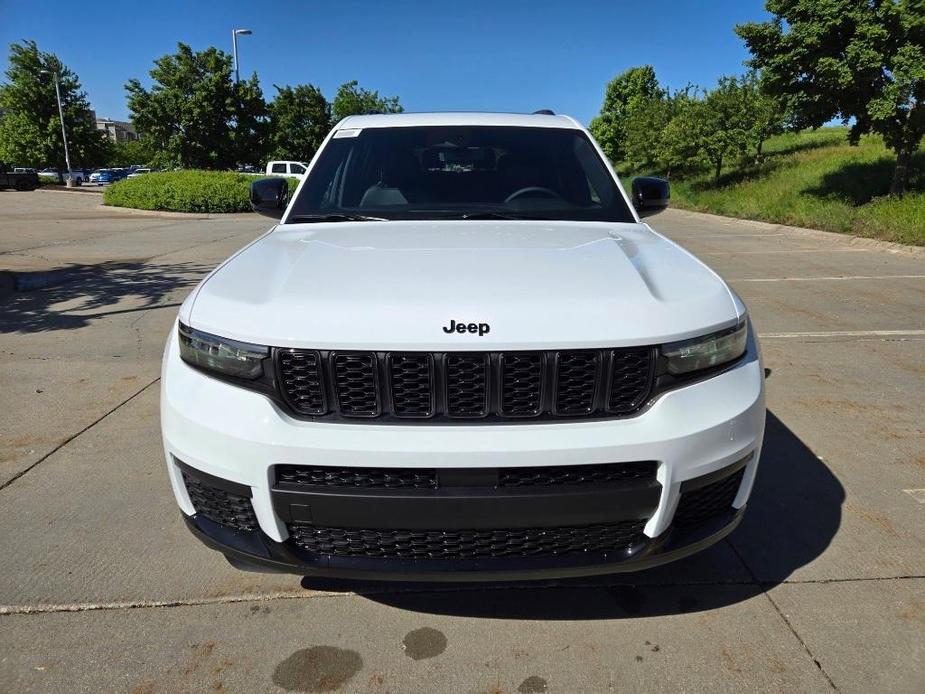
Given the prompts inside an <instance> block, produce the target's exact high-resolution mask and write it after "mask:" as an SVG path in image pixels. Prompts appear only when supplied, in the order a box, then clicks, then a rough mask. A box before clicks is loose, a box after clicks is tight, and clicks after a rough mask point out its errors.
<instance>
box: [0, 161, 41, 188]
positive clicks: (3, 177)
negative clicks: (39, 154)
mask: <svg viewBox="0 0 925 694" xmlns="http://www.w3.org/2000/svg"><path fill="white" fill-rule="evenodd" d="M38 187H39V175H38V174H37V173H35V169H33V170H32V171H24V170H23V169H22V168H21V167H17V168H16V169H13V168H11V167H9V166H8V165H6V164H4V163H3V162H0V190H3V189H5V188H15V189H16V190H35V189H36V188H38Z"/></svg>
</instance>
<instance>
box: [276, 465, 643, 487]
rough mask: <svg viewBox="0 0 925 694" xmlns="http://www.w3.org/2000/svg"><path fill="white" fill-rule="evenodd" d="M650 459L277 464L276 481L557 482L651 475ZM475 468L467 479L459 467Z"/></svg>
mask: <svg viewBox="0 0 925 694" xmlns="http://www.w3.org/2000/svg"><path fill="white" fill-rule="evenodd" d="M657 468H658V463H656V462H655V461H653V460H646V461H638V462H637V461H632V462H627V463H604V464H601V465H545V466H529V467H509V468H469V469H463V470H461V469H459V468H449V469H446V468H444V469H440V470H438V469H436V468H392V467H369V468H366V467H342V466H336V465H277V466H276V481H277V482H279V483H281V484H283V485H290V486H293V485H294V486H299V487H345V488H352V489H438V488H444V487H472V486H483V487H505V488H511V487H559V486H583V485H601V484H619V483H632V482H636V481H648V480H655V472H656V470H657ZM472 472H477V473H478V479H477V480H473V479H472V478H471V477H469V476H467V475H466V474H465V473H472Z"/></svg>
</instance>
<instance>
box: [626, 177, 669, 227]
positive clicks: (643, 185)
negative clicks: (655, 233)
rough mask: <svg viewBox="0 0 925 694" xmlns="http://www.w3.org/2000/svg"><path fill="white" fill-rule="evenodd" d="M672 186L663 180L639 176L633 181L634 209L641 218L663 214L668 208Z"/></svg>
mask: <svg viewBox="0 0 925 694" xmlns="http://www.w3.org/2000/svg"><path fill="white" fill-rule="evenodd" d="M670 199H671V186H669V185H668V181H666V180H665V179H663V178H654V177H652V176H639V177H638V178H634V179H633V207H635V208H636V213H637V214H638V215H639V216H640V217H648V216H649V215H651V214H655V213H657V212H661V211H662V210H664V209H665V208H666V207H668V201H669V200H670Z"/></svg>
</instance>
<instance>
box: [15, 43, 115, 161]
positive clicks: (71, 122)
mask: <svg viewBox="0 0 925 694" xmlns="http://www.w3.org/2000/svg"><path fill="white" fill-rule="evenodd" d="M55 73H57V75H58V82H59V88H60V90H61V106H62V109H63V111H64V124H65V126H66V129H67V143H68V150H69V154H70V157H71V165H72V166H78V165H95V164H97V163H99V162H100V160H101V159H102V157H103V156H104V154H105V151H106V147H107V145H108V141H107V140H106V137H105V134H104V133H103V132H101V131H99V130H97V129H96V123H94V121H93V119H92V117H91V111H90V104H89V102H88V101H87V95H86V93H85V92H84V91H83V90H82V89H81V86H80V80H79V79H78V78H77V75H76V74H74V72H72V71H71V70H70V69H69V68H68V67H67V66H66V65H64V64H63V63H62V62H61V60H60V59H59V58H58V56H56V55H55V54H54V53H44V52H42V51H39V49H38V46H37V45H36V43H35V41H23V42H22V43H14V44H12V45H11V46H10V57H9V67H8V68H7V71H6V78H7V82H6V83H5V84H0V114H2V117H0V159H4V160H6V161H9V162H14V163H16V164H19V165H21V166H35V167H39V166H47V165H49V164H50V165H52V166H55V167H56V168H57V169H58V170H59V171H63V170H65V169H66V167H67V163H66V160H65V157H64V142H63V140H62V139H61V120H60V117H59V115H58V102H57V97H56V96H55V84H54V77H53V75H54V74H55Z"/></svg>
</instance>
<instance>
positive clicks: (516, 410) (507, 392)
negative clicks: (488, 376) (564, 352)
mask: <svg viewBox="0 0 925 694" xmlns="http://www.w3.org/2000/svg"><path fill="white" fill-rule="evenodd" d="M542 403H543V353H542V352H514V353H503V354H502V355H501V414H502V415H504V416H506V417H535V416H536V415H538V414H539V413H540V408H541V407H542Z"/></svg>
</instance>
